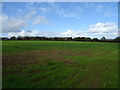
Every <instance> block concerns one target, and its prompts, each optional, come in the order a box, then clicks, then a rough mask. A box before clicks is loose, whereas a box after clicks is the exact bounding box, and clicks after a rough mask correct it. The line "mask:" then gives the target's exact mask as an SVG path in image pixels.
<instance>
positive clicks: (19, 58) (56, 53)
mask: <svg viewBox="0 0 120 90" xmlns="http://www.w3.org/2000/svg"><path fill="white" fill-rule="evenodd" d="M91 52H92V51H89V50H86V51H82V52H75V51H73V52H72V51H69V50H50V51H49V50H34V51H30V52H23V53H17V54H14V55H10V56H6V55H3V56H2V59H3V62H2V63H3V66H7V65H21V64H22V65H28V64H43V63H44V62H43V61H41V60H36V58H47V59H50V60H62V61H64V62H65V63H73V62H75V61H73V60H67V59H65V58H64V56H73V55H77V56H80V55H85V56H91Z"/></svg>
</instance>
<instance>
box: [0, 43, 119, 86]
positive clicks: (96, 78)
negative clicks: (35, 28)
mask: <svg viewBox="0 0 120 90" xmlns="http://www.w3.org/2000/svg"><path fill="white" fill-rule="evenodd" d="M2 64H3V69H2V70H3V77H2V78H3V88H117V87H118V44H117V43H105V42H75V41H3V42H2Z"/></svg>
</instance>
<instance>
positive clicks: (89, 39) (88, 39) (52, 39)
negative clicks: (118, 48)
mask: <svg viewBox="0 0 120 90" xmlns="http://www.w3.org/2000/svg"><path fill="white" fill-rule="evenodd" d="M0 40H41V41H47V40H48V41H93V42H115V43H119V42H120V37H116V38H115V39H106V38H105V37H104V36H103V37H102V38H101V39H98V38H93V39H91V38H89V37H75V38H72V37H44V36H43V37H39V36H35V37H33V36H18V37H15V36H12V37H10V38H8V37H1V38H0Z"/></svg>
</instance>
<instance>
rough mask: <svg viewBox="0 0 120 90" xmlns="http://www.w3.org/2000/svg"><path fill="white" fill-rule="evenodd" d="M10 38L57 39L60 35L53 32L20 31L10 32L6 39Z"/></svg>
mask: <svg viewBox="0 0 120 90" xmlns="http://www.w3.org/2000/svg"><path fill="white" fill-rule="evenodd" d="M11 36H16V37H17V36H45V37H54V36H56V37H58V36H60V33H55V32H40V31H39V30H32V31H25V30H21V31H20V32H10V33H8V37H11Z"/></svg>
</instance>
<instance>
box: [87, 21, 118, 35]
mask: <svg viewBox="0 0 120 90" xmlns="http://www.w3.org/2000/svg"><path fill="white" fill-rule="evenodd" d="M88 31H89V32H91V33H111V32H116V31H117V26H116V25H115V24H114V23H97V24H94V25H90V28H89V30H88Z"/></svg>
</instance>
